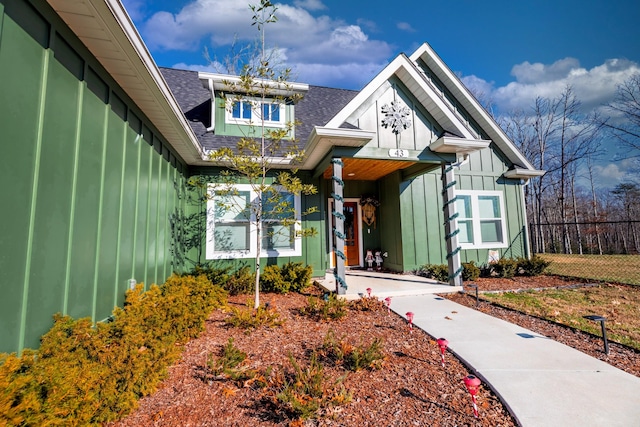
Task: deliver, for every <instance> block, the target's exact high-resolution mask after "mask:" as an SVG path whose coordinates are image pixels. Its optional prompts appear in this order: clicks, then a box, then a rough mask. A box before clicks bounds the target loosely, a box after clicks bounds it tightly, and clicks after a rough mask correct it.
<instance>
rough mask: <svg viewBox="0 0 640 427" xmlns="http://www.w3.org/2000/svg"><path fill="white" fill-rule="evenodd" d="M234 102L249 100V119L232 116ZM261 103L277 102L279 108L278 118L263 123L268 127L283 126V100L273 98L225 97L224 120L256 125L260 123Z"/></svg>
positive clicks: (284, 123)
mask: <svg viewBox="0 0 640 427" xmlns="http://www.w3.org/2000/svg"><path fill="white" fill-rule="evenodd" d="M236 102H249V103H251V119H243V118H237V117H233V104H234V103H236ZM262 104H277V105H278V107H279V109H280V120H278V121H273V120H265V121H264V124H265V126H268V127H277V128H283V127H285V125H286V118H285V113H286V109H285V102H280V101H276V100H274V99H270V98H266V99H264V100H262V99H260V98H239V99H235V98H231V99H227V102H226V105H225V121H226V122H227V123H230V124H236V125H248V126H258V125H260V124H261V120H262Z"/></svg>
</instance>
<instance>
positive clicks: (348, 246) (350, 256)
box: [344, 202, 360, 266]
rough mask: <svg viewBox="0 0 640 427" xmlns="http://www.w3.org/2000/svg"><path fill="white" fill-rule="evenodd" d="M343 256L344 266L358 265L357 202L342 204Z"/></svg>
mask: <svg viewBox="0 0 640 427" xmlns="http://www.w3.org/2000/svg"><path fill="white" fill-rule="evenodd" d="M344 216H345V220H344V235H345V239H344V254H345V255H346V257H347V260H346V261H345V265H349V266H353V265H360V246H359V241H360V239H359V236H358V202H344Z"/></svg>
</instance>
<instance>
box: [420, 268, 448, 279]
mask: <svg viewBox="0 0 640 427" xmlns="http://www.w3.org/2000/svg"><path fill="white" fill-rule="evenodd" d="M418 274H419V275H420V276H424V277H429V278H431V279H434V280H437V281H438V282H445V283H446V282H448V281H449V266H448V265H447V264H426V265H423V266H422V267H420V269H419V270H418Z"/></svg>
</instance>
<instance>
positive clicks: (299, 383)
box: [265, 352, 352, 420]
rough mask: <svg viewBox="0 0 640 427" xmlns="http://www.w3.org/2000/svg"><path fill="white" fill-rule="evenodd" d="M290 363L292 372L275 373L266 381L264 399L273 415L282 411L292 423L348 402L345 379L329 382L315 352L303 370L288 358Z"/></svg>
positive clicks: (293, 360)
mask: <svg viewBox="0 0 640 427" xmlns="http://www.w3.org/2000/svg"><path fill="white" fill-rule="evenodd" d="M289 363H290V364H291V367H292V369H290V370H286V371H283V372H277V373H276V374H275V375H271V376H270V378H269V387H268V391H267V393H266V394H265V397H266V398H267V399H268V400H269V403H271V404H272V405H275V408H274V409H275V412H284V413H285V414H286V415H287V417H289V418H292V419H295V420H306V419H310V418H315V417H316V416H317V415H318V414H319V413H320V411H321V410H323V409H326V408H329V407H331V406H339V405H344V404H347V403H349V402H350V401H351V399H352V395H351V393H350V392H349V391H348V390H346V389H345V387H344V386H343V385H342V381H343V380H344V377H342V378H338V379H337V380H335V381H330V380H329V379H328V378H327V377H326V376H325V373H324V368H323V366H322V364H321V363H320V362H319V361H318V356H317V354H316V353H315V352H314V353H313V354H312V355H311V358H310V360H309V364H308V366H306V367H303V366H301V365H300V364H299V363H298V362H297V361H296V360H295V359H294V358H293V357H292V356H291V355H290V356H289Z"/></svg>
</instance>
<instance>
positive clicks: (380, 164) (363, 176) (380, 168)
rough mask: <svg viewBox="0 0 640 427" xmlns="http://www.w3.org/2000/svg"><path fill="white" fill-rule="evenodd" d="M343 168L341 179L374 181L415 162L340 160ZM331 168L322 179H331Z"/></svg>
mask: <svg viewBox="0 0 640 427" xmlns="http://www.w3.org/2000/svg"><path fill="white" fill-rule="evenodd" d="M342 161H343V163H344V167H343V169H342V179H343V180H344V181H347V180H358V181H376V180H378V179H380V178H382V177H383V176H385V175H389V174H390V173H392V172H395V171H397V170H400V169H405V168H408V167H409V166H412V165H414V164H415V163H416V162H408V161H403V160H369V159H342ZM332 174H333V170H332V167H331V166H329V167H328V168H327V169H325V171H324V173H323V174H322V176H323V177H324V179H331V175H332Z"/></svg>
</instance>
